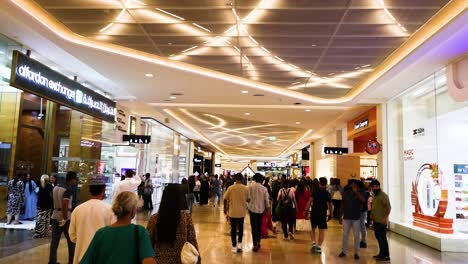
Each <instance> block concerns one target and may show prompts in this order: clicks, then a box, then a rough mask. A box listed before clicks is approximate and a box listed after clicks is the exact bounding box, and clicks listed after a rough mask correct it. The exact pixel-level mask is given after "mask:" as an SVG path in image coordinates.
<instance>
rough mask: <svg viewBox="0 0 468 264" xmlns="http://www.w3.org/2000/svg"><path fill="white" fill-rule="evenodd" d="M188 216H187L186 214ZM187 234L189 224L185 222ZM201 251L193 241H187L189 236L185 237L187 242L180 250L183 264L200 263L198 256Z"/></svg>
mask: <svg viewBox="0 0 468 264" xmlns="http://www.w3.org/2000/svg"><path fill="white" fill-rule="evenodd" d="M185 217H186V216H185ZM185 230H186V234H188V226H187V225H186V224H185ZM199 256H200V253H199V252H198V250H197V248H195V246H194V245H192V243H190V242H188V241H187V236H186V237H185V243H184V246H183V247H182V251H181V252H180V261H181V262H182V264H196V263H198V257H199Z"/></svg>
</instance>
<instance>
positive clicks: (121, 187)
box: [112, 170, 141, 201]
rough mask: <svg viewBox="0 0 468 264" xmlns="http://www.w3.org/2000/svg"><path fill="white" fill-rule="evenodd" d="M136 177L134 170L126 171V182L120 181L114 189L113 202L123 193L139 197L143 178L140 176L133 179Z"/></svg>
mask: <svg viewBox="0 0 468 264" xmlns="http://www.w3.org/2000/svg"><path fill="white" fill-rule="evenodd" d="M134 175H135V172H134V171H133V170H126V171H125V180H123V181H120V182H119V184H118V185H117V187H116V188H115V189H114V194H113V197H112V201H114V199H115V198H116V197H117V196H118V195H119V194H120V193H121V192H133V193H135V194H136V195H138V186H139V185H140V183H141V178H140V177H139V176H136V177H133V176H134Z"/></svg>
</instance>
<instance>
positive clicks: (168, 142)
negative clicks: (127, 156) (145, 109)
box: [141, 117, 191, 186]
mask: <svg viewBox="0 0 468 264" xmlns="http://www.w3.org/2000/svg"><path fill="white" fill-rule="evenodd" d="M141 120H142V122H143V123H145V124H147V135H151V143H150V144H148V145H147V155H146V165H145V171H146V172H150V173H151V174H152V175H154V176H155V178H156V182H157V185H158V186H159V185H164V184H168V183H180V182H181V180H182V179H183V178H188V176H189V162H190V161H189V156H190V155H189V153H190V145H191V144H190V140H189V139H188V138H187V137H185V136H183V135H181V134H179V133H177V132H176V131H174V130H172V129H171V128H169V127H167V126H165V125H163V124H161V123H160V122H158V121H156V120H155V119H153V118H151V117H143V118H141Z"/></svg>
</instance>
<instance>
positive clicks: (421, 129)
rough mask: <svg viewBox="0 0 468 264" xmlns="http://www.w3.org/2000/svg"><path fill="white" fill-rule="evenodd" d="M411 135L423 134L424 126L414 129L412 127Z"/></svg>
mask: <svg viewBox="0 0 468 264" xmlns="http://www.w3.org/2000/svg"><path fill="white" fill-rule="evenodd" d="M413 136H415V137H417V136H424V128H422V127H421V128H416V129H413Z"/></svg>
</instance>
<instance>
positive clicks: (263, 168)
mask: <svg viewBox="0 0 468 264" xmlns="http://www.w3.org/2000/svg"><path fill="white" fill-rule="evenodd" d="M257 171H258V172H259V173H261V174H263V175H266V176H273V177H274V176H280V175H287V173H288V163H287V162H284V161H267V162H257Z"/></svg>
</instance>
